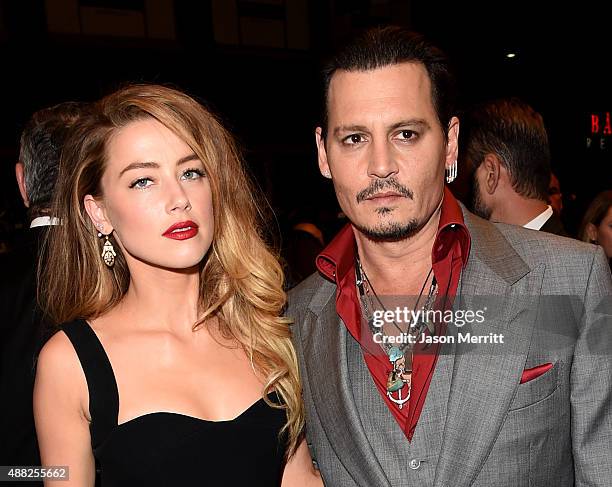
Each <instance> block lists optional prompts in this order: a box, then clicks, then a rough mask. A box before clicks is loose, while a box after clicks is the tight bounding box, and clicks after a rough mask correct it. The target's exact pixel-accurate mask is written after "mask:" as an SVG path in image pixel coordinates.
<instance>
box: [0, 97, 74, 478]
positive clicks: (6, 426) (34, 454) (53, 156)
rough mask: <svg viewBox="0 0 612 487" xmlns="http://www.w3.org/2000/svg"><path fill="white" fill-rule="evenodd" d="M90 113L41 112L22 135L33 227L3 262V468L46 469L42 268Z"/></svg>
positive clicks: (22, 174)
mask: <svg viewBox="0 0 612 487" xmlns="http://www.w3.org/2000/svg"><path fill="white" fill-rule="evenodd" d="M85 110H86V105H84V104H82V103H76V102H67V103H61V104H59V105H56V106H53V107H50V108H46V109H43V110H40V111H38V112H36V113H35V114H34V115H33V116H32V118H31V119H30V120H29V121H28V123H27V125H26V127H25V128H24V130H23V132H22V134H21V143H20V151H19V161H18V162H17V164H16V165H15V174H16V177H17V185H18V186H19V191H20V193H21V196H22V199H23V203H24V205H25V206H26V207H27V208H28V216H29V217H30V225H29V229H28V230H27V232H26V236H25V241H24V242H22V244H21V245H20V246H19V247H18V248H16V249H14V250H13V251H11V252H9V253H7V254H5V255H2V256H1V257H0V333H1V335H2V340H1V342H0V398H2V399H1V400H0V465H22V466H30V465H31V466H35V465H40V457H39V453H38V446H37V441H36V432H35V430H34V418H33V413H32V391H33V386H34V370H35V367H34V361H35V355H36V353H37V352H38V347H39V346H40V345H41V344H42V343H41V341H42V340H43V333H44V330H43V327H42V323H43V319H42V314H41V312H40V310H39V309H38V306H37V305H36V266H37V262H38V253H39V244H40V241H41V239H42V237H43V236H44V233H45V231H46V228H47V227H48V226H49V225H56V224H58V223H59V222H58V221H57V219H56V218H54V217H53V215H52V214H51V213H50V206H51V200H52V197H53V191H54V189H55V186H56V182H57V174H58V169H59V161H60V156H61V151H62V146H63V145H64V142H65V141H66V139H67V137H68V134H69V132H70V129H71V127H72V126H73V125H74V124H75V123H76V122H77V121H78V120H79V118H80V117H81V116H83V113H84V111H85ZM26 485H27V484H26ZM31 485H41V484H40V483H34V482H32V484H31Z"/></svg>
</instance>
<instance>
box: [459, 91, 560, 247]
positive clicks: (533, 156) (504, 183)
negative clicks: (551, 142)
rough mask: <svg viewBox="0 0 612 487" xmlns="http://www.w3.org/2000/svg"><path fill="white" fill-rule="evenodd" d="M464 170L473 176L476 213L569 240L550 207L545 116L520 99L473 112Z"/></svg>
mask: <svg viewBox="0 0 612 487" xmlns="http://www.w3.org/2000/svg"><path fill="white" fill-rule="evenodd" d="M461 133H462V136H461V144H460V147H461V154H460V157H459V159H460V161H461V163H462V165H465V166H466V167H469V168H471V171H473V200H472V211H474V213H476V214H477V215H479V216H480V217H482V218H485V219H487V220H492V221H495V222H502V223H511V224H513V225H521V226H524V227H525V228H531V229H532V230H542V231H543V232H549V233H555V234H557V235H563V236H567V233H566V232H565V230H564V228H563V224H562V223H561V220H560V219H559V216H558V215H557V214H556V213H554V212H553V208H552V207H551V205H549V204H548V186H549V183H550V180H551V170H550V150H549V146H548V135H547V134H546V128H545V126H544V120H543V119H542V116H541V115H540V114H539V113H537V112H536V111H535V110H534V109H533V108H531V107H530V106H529V105H528V104H527V103H525V102H523V101H521V100H519V99H518V98H509V99H499V100H494V101H490V102H487V103H483V104H481V105H477V106H475V107H472V108H471V109H470V110H468V112H467V113H466V116H465V117H464V118H463V123H462V131H461Z"/></svg>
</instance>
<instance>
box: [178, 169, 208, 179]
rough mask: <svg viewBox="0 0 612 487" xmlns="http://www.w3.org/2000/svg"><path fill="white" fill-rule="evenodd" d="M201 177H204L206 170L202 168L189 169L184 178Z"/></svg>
mask: <svg viewBox="0 0 612 487" xmlns="http://www.w3.org/2000/svg"><path fill="white" fill-rule="evenodd" d="M201 177H204V171H202V170H201V169H187V170H186V171H185V172H184V173H183V178H184V179H198V178H201Z"/></svg>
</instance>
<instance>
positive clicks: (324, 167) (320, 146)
mask: <svg viewBox="0 0 612 487" xmlns="http://www.w3.org/2000/svg"><path fill="white" fill-rule="evenodd" d="M315 139H316V142H317V159H318V161H319V171H321V174H322V175H323V177H326V178H328V179H331V177H332V176H331V171H330V169H329V163H328V162H327V150H326V149H325V139H324V138H323V129H322V128H321V127H317V128H316V129H315Z"/></svg>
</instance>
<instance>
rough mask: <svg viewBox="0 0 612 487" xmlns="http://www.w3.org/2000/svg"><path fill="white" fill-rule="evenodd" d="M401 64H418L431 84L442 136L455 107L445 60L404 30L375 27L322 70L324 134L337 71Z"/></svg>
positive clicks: (423, 40)
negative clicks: (332, 84) (330, 92)
mask: <svg viewBox="0 0 612 487" xmlns="http://www.w3.org/2000/svg"><path fill="white" fill-rule="evenodd" d="M401 63H417V64H422V65H423V66H424V67H425V69H426V70H427V74H428V75H429V80H430V82H431V98H432V102H433V105H434V108H435V110H436V114H437V117H438V120H439V121H440V125H441V126H442V129H443V131H444V133H445V134H447V129H448V126H449V123H450V120H451V118H452V116H453V115H454V108H455V107H454V104H455V79H454V76H453V73H452V71H451V68H450V64H449V61H448V58H447V56H446V55H445V54H444V53H443V52H442V51H441V50H440V49H439V48H437V47H436V46H434V45H433V44H431V43H430V42H429V41H427V40H426V39H425V37H423V36H422V35H421V34H418V33H416V32H412V31H410V30H408V29H406V28H404V27H397V26H387V27H375V28H372V29H368V30H366V31H364V32H363V33H362V34H361V35H359V36H358V37H355V38H354V39H353V40H351V41H350V42H349V43H347V44H346V45H345V46H344V47H343V48H342V49H341V50H340V51H338V52H337V53H336V54H335V55H334V56H333V58H332V59H331V60H330V61H329V62H328V64H327V65H326V67H325V68H324V70H323V88H324V96H325V100H324V101H325V106H324V110H323V123H322V129H323V134H324V136H325V135H326V133H327V122H328V116H327V112H328V94H329V85H330V82H331V80H332V77H333V76H334V74H335V73H336V72H337V71H348V72H351V71H371V70H375V69H379V68H384V67H387V66H394V65H397V64H401Z"/></svg>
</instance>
